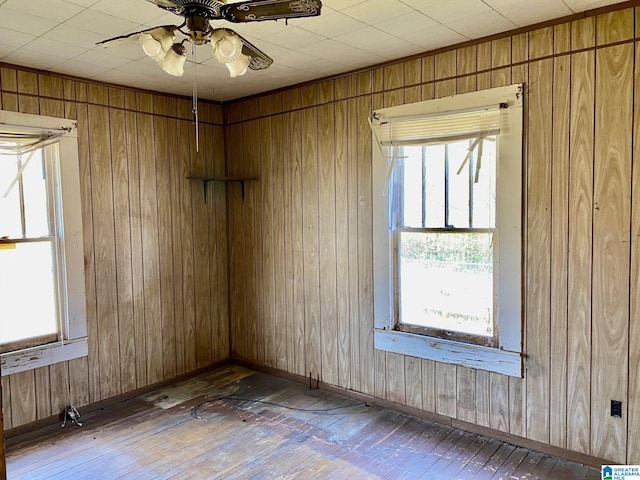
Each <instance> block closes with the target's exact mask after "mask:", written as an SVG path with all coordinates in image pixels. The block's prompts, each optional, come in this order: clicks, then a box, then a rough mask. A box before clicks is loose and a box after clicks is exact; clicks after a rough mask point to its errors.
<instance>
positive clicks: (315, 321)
mask: <svg viewBox="0 0 640 480" xmlns="http://www.w3.org/2000/svg"><path fill="white" fill-rule="evenodd" d="M317 130H318V118H317V109H315V108H310V109H307V110H303V112H302V194H303V205H302V218H303V222H304V223H303V233H302V241H303V245H304V299H305V304H304V325H305V329H304V335H305V343H304V347H305V371H306V372H308V373H310V374H311V375H312V376H313V378H317V376H318V375H319V373H320V371H321V368H322V360H321V350H320V349H321V345H320V334H321V332H320V293H319V290H320V265H319V262H318V249H319V243H318V156H317V152H318V139H317Z"/></svg>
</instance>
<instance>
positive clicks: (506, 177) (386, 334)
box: [370, 84, 526, 377]
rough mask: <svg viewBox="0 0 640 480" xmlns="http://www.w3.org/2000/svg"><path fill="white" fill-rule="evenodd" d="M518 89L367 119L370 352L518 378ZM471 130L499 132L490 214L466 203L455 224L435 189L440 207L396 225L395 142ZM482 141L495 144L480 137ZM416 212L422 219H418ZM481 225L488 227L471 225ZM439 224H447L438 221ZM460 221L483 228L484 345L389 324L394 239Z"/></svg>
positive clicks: (442, 139) (450, 138) (393, 308)
mask: <svg viewBox="0 0 640 480" xmlns="http://www.w3.org/2000/svg"><path fill="white" fill-rule="evenodd" d="M524 91H525V89H524V85H522V84H516V85H509V86H506V87H496V88H491V89H488V90H481V91H477V92H470V93H464V94H459V95H453V96H451V97H445V98H438V99H434V100H427V101H423V102H416V103H410V104H404V105H398V106H394V107H388V108H382V109H378V110H376V111H374V112H373V114H372V116H371V118H370V124H371V127H372V131H373V135H372V140H373V192H374V195H373V255H374V264H373V267H374V272H373V273H374V284H373V288H374V343H375V348H376V349H378V350H382V351H387V352H393V353H397V354H401V355H411V356H415V357H419V358H424V359H428V360H434V361H438V362H444V363H451V364H456V365H462V366H466V367H470V368H478V369H482V370H488V371H491V372H496V373H501V374H505V375H510V376H515V377H521V376H522V374H523V363H522V353H521V352H522V327H523V316H522V298H523V293H522V259H523V256H522V246H523V243H522V186H523V184H525V183H526V182H525V181H524V180H523V174H524V172H525V171H526V170H525V169H524V168H523V150H522V146H523V123H522V122H523V107H524V102H523V97H524V95H523V94H524ZM450 120H455V122H451V121H450ZM459 120H460V122H459ZM479 136H482V137H484V138H487V139H488V138H489V137H491V136H496V137H497V141H496V142H495V149H496V153H495V157H496V158H495V169H496V171H495V182H496V184H495V208H494V217H493V218H488V217H486V216H485V217H483V216H482V215H481V214H480V213H479V212H478V211H477V208H475V207H474V209H473V211H472V212H471V213H472V214H473V215H472V216H473V222H471V223H468V225H467V226H466V227H465V225H464V223H462V224H461V225H462V226H461V225H458V224H459V223H460V222H461V220H460V215H459V212H457V213H456V212H451V211H450V212H449V213H450V215H449V219H445V218H444V206H443V205H444V198H443V197H442V195H440V197H439V198H440V208H438V209H436V212H434V211H433V208H432V209H428V208H427V209H425V210H422V209H421V210H420V214H419V215H418V214H416V213H415V212H413V214H411V213H410V214H409V215H408V216H407V218H408V220H407V224H408V225H409V226H407V224H405V225H403V224H399V223H396V222H397V221H398V219H397V218H395V217H396V216H397V212H396V210H395V207H396V206H397V203H394V202H399V201H400V200H401V198H397V196H398V190H397V188H396V187H397V185H395V184H394V182H390V179H392V178H393V177H392V172H394V171H395V169H396V168H398V166H397V164H398V163H402V162H404V163H405V166H406V160H398V158H399V157H401V156H402V155H400V154H399V153H398V152H397V151H394V150H393V148H394V147H400V148H401V147H404V148H408V147H409V146H421V145H433V146H435V145H443V144H445V143H454V142H456V141H459V140H467V141H468V140H469V139H470V138H472V137H476V138H477V137H479ZM482 148H483V149H487V148H489V149H491V148H493V147H491V146H489V145H488V143H487V142H483V147H482ZM486 158H488V157H487V156H486V154H484V153H483V156H482V162H481V170H480V174H482V173H483V170H484V169H485V168H486V167H487V160H486ZM394 164H395V168H394ZM459 165H460V163H458V161H455V162H453V165H452V166H450V167H451V170H452V171H453V174H455V173H456V172H457V169H458V168H459ZM413 167H414V172H415V171H416V170H415V169H418V170H419V169H420V168H421V167H420V166H416V165H413ZM442 168H444V166H443V167H442ZM442 175H444V173H442ZM474 176H475V169H474ZM438 178H441V176H438ZM411 182H412V185H413V186H414V189H416V188H418V189H420V188H421V186H420V184H421V183H422V175H420V177H419V181H417V180H416V179H415V175H413V176H411ZM429 182H431V183H432V185H431V188H434V186H435V187H437V185H438V184H441V181H440V180H437V179H433V178H426V183H427V184H429ZM434 182H435V184H434ZM416 185H418V186H417V187H416ZM460 188H464V187H462V186H461V187H460ZM481 198H482V197H481V196H478V195H474V204H476V203H477V202H480V203H482V201H481ZM420 203H422V200H421V201H420ZM432 203H434V202H432ZM453 203H454V204H455V201H454V202H453ZM476 206H477V205H476ZM423 211H424V216H425V217H426V220H425V222H422V219H419V217H420V216H422V212H423ZM452 213H453V215H452ZM416 218H418V220H416ZM487 223H488V224H489V227H488V228H487V227H485V226H482V227H480V226H479V225H486V224H487ZM397 225H401V226H402V227H403V228H404V230H405V231H402V232H400V231H397ZM414 225H417V226H414ZM425 225H426V226H425ZM434 225H435V226H434ZM446 225H451V226H453V227H454V228H446V227H445V228H443V226H446ZM469 225H472V227H469ZM459 227H460V228H463V229H473V230H474V231H475V232H476V233H491V244H490V245H491V247H492V254H493V258H492V260H493V264H492V268H493V285H492V287H493V319H494V332H493V344H491V345H486V344H483V343H481V344H477V343H469V341H468V339H464V338H454V339H451V338H449V337H447V336H443V337H439V336H434V335H433V334H432V333H427V334H421V335H417V334H416V333H415V332H413V331H410V329H409V328H407V326H406V325H405V328H404V331H403V330H400V329H398V328H397V325H398V321H397V319H398V317H399V304H398V296H397V291H398V275H397V269H396V264H398V262H399V260H398V258H399V254H400V253H401V251H400V252H399V247H398V245H399V243H398V242H399V241H400V242H402V241H405V240H402V237H404V236H406V235H408V234H409V233H415V232H418V233H420V235H421V236H422V237H423V238H424V237H425V235H426V234H427V233H436V234H441V236H444V234H449V235H452V234H456V233H457V232H456V230H455V229H456V228H459ZM491 229H492V230H493V231H492V232H491ZM466 233H470V232H466ZM399 238H400V240H398V239H399ZM406 241H409V240H408V239H407V240H406ZM436 282H437V279H436ZM485 296H486V295H485ZM418 333H425V332H424V331H422V332H418ZM475 338H480V337H478V336H475Z"/></svg>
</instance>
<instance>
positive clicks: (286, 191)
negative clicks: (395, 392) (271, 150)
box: [282, 81, 340, 372]
mask: <svg viewBox="0 0 640 480" xmlns="http://www.w3.org/2000/svg"><path fill="white" fill-rule="evenodd" d="M338 84H339V82H338V81H336V96H338V91H339V90H340V89H339V88H338ZM282 131H283V133H282V142H283V145H282V147H283V153H282V155H283V157H282V164H283V165H282V168H283V172H282V182H283V187H282V188H283V204H284V205H283V207H284V212H283V215H284V232H283V235H284V240H283V243H284V245H283V248H284V259H283V261H284V262H285V266H284V290H285V297H284V302H285V317H286V319H285V322H286V332H285V339H284V340H285V342H286V346H285V355H286V357H285V359H284V361H285V363H284V369H285V370H286V371H288V372H293V371H295V331H296V318H295V315H294V311H295V307H294V300H293V298H294V296H293V290H294V276H293V270H294V265H293V259H294V256H295V254H294V252H293V230H294V226H293V211H294V208H293V167H292V156H293V155H292V149H293V145H292V139H291V115H290V114H289V113H286V114H284V115H283V119H282Z"/></svg>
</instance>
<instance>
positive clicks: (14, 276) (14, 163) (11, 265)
mask: <svg viewBox="0 0 640 480" xmlns="http://www.w3.org/2000/svg"><path fill="white" fill-rule="evenodd" d="M5 143H6V141H5ZM54 149H57V146H56V145H51V146H48V147H45V148H39V149H35V150H32V151H30V152H28V153H15V154H11V153H6V152H5V153H0V190H1V191H2V196H0V271H2V272H3V274H2V279H1V280H0V312H1V316H0V324H1V326H2V328H0V352H7V351H14V350H19V349H22V348H26V347H30V346H33V345H39V344H43V343H48V342H52V341H55V340H57V339H59V338H60V335H61V334H63V332H61V331H60V325H61V322H60V320H61V315H62V314H63V312H61V310H60V308H61V303H60V302H59V301H58V298H59V296H60V291H61V285H60V275H61V271H60V264H61V261H62V259H61V258H60V255H59V253H58V252H59V228H58V225H57V222H56V218H58V217H59V216H60V214H59V212H57V211H56V209H57V206H58V202H56V201H55V198H56V195H57V193H56V192H57V188H56V187H57V186H58V184H59V175H58V168H57V158H58V156H57V155H56V154H55V153H57V152H53V150H54Z"/></svg>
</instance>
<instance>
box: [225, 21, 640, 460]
mask: <svg viewBox="0 0 640 480" xmlns="http://www.w3.org/2000/svg"><path fill="white" fill-rule="evenodd" d="M638 14H639V12H636V11H634V9H633V8H627V9H623V10H618V11H614V12H610V13H605V14H600V15H598V16H586V17H585V18H580V19H578V20H575V21H568V22H566V23H561V24H557V25H553V26H549V27H546V28H540V29H538V30H534V31H530V32H526V33H521V34H516V35H512V36H507V37H504V38H500V39H496V40H493V41H486V42H483V43H479V44H477V45H471V46H464V47H461V48H458V49H452V50H449V51H444V52H440V53H437V54H432V55H431V54H425V55H424V56H423V57H421V58H412V59H410V60H407V61H404V62H400V63H396V64H391V65H388V66H384V67H380V68H376V69H372V70H370V71H364V72H360V73H356V74H352V75H349V76H343V77H339V78H335V79H330V80H325V81H321V82H318V83H313V84H309V85H306V86H302V87H298V88H293V89H289V90H285V91H281V92H276V93H273V94H269V95H265V96H261V97H259V98H252V99H246V100H242V101H238V102H235V103H232V104H230V105H228V106H226V107H225V121H226V124H227V145H237V148H236V149H233V150H232V149H229V151H230V154H229V155H228V157H227V168H228V170H229V173H230V174H234V175H247V176H252V177H253V176H258V177H259V178H260V180H259V181H257V182H251V183H249V184H248V185H247V187H246V195H245V198H244V200H243V199H242V198H241V195H240V192H239V187H238V188H236V187H234V188H235V190H232V191H231V194H230V196H229V202H230V203H229V235H230V237H229V246H230V285H229V287H230V298H231V302H230V314H231V325H230V328H231V332H232V335H231V338H232V342H231V352H232V357H233V358H237V359H242V360H245V361H248V362H253V363H257V364H260V365H265V366H268V367H274V368H277V369H281V370H285V371H287V372H292V373H295V374H299V375H304V376H308V375H309V374H311V375H312V376H313V377H314V378H315V377H319V378H320V379H321V380H323V381H324V382H328V383H331V384H334V385H337V386H340V387H344V388H347V389H351V390H355V391H358V392H364V393H366V394H370V395H375V396H376V397H380V398H383V399H388V400H392V401H394V402H399V403H401V404H406V405H409V406H412V407H417V408H420V409H423V410H425V411H429V412H435V413H438V414H441V415H446V416H449V417H452V418H454V419H458V420H462V421H465V422H471V423H473V424H476V425H479V426H486V427H490V428H492V429H495V430H499V431H503V432H507V433H509V434H512V435H515V436H518V437H524V438H527V439H531V440H535V441H537V442H542V443H544V444H547V445H550V446H557V447H561V448H564V449H568V450H571V451H575V452H580V453H583V454H587V455H592V456H595V457H600V458H605V459H609V460H611V461H615V462H619V463H625V462H626V463H640V435H639V434H638V432H640V376H639V375H638V370H639V367H640V281H639V274H640V207H638V202H637V201H635V202H632V199H635V198H637V197H638V195H640V190H639V188H640V173H639V172H640V156H639V154H640V150H639V148H640V147H639V145H640V115H638V114H637V112H640V71H639V69H638V68H639V67H640V61H638V60H640V48H638V44H637V42H636V40H637V37H638V33H637V31H636V30H635V29H636V23H638V22H637V20H636V18H638V17H637V15H638ZM516 82H525V84H526V92H527V97H526V104H527V108H526V111H527V114H526V120H525V122H526V125H525V131H526V141H525V148H526V150H525V151H526V158H527V161H526V169H525V171H526V178H525V205H526V207H525V212H524V225H525V231H524V238H525V245H526V246H525V251H524V261H525V268H524V270H525V279H524V285H525V289H524V300H525V301H524V305H525V307H524V310H525V311H524V316H525V318H526V319H525V323H524V325H525V327H524V346H525V352H526V375H525V377H524V378H523V379H517V378H508V377H505V376H501V375H498V374H493V373H488V372H485V371H480V370H477V371H476V370H472V369H468V368H464V367H456V366H452V365H446V364H442V363H438V362H433V361H428V360H420V359H416V358H412V357H408V356H401V355H397V354H393V353H385V352H380V351H376V350H375V349H374V347H373V318H372V316H373V298H372V293H373V282H372V275H373V268H372V209H371V198H372V192H371V148H372V146H371V134H370V130H369V126H368V124H367V117H368V116H369V114H370V113H371V111H372V109H375V108H378V107H383V106H392V105H397V104H402V103H408V102H414V101H420V100H426V99H430V98H434V97H442V96H446V95H452V94H455V93H463V92H468V91H473V90H479V89H485V88H489V87H494V86H501V85H506V84H510V83H516ZM612 399H614V400H621V401H622V402H623V418H621V419H620V418H613V417H611V415H610V411H609V408H610V407H609V406H610V401H611V400H612Z"/></svg>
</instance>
